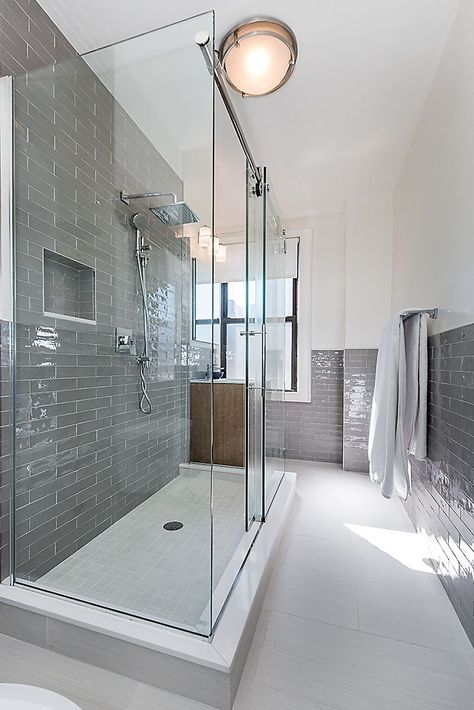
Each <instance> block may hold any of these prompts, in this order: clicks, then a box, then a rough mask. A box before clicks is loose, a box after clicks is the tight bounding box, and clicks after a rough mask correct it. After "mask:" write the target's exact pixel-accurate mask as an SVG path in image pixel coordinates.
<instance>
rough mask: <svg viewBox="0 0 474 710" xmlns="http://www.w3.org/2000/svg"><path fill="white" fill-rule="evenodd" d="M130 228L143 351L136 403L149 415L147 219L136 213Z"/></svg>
mask: <svg viewBox="0 0 474 710" xmlns="http://www.w3.org/2000/svg"><path fill="white" fill-rule="evenodd" d="M131 224H132V227H133V228H134V229H135V230H136V240H135V256H136V258H137V266H138V277H139V281H140V290H141V294H142V306H143V351H142V354H141V355H139V356H138V357H137V363H138V366H139V368H140V386H141V397H140V399H139V401H138V408H139V409H140V411H141V412H143V414H150V413H151V410H152V404H151V400H150V397H149V396H148V385H147V381H146V378H145V370H146V368H148V367H149V365H150V355H149V315H148V293H147V287H146V278H145V268H146V265H147V264H148V259H149V256H148V255H149V253H150V251H151V245H150V244H147V243H146V242H145V239H144V236H143V230H144V229H145V228H146V224H147V219H146V216H145V215H144V214H141V213H140V212H137V213H136V214H134V215H133V216H132V218H131Z"/></svg>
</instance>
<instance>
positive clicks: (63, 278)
mask: <svg viewBox="0 0 474 710" xmlns="http://www.w3.org/2000/svg"><path fill="white" fill-rule="evenodd" d="M43 273H44V296H43V298H44V303H43V309H44V314H45V315H47V316H53V317H55V318H66V319H70V320H87V321H93V322H94V321H95V271H94V269H91V267H90V266H86V265H85V264H81V263H80V262H78V261H74V260H73V259H69V258H67V257H66V256H62V255H61V254H56V253H55V252H53V251H48V249H44V251H43Z"/></svg>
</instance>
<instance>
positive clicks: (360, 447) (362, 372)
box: [343, 348, 377, 473]
mask: <svg viewBox="0 0 474 710" xmlns="http://www.w3.org/2000/svg"><path fill="white" fill-rule="evenodd" d="M376 364H377V349H360V348H359V349H348V350H344V441H343V467H344V470H346V471H359V472H361V473H367V472H368V470H369V459H368V446H369V424H370V413H371V410H372V397H373V394H374V386H375V366H376Z"/></svg>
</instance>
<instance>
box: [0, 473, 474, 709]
mask: <svg viewBox="0 0 474 710" xmlns="http://www.w3.org/2000/svg"><path fill="white" fill-rule="evenodd" d="M288 468H289V469H290V470H291V469H295V470H296V471H297V472H298V473H299V478H298V486H297V488H298V498H299V499H298V501H297V505H295V508H294V510H293V511H292V515H291V521H290V522H289V525H288V534H287V537H286V539H285V540H284V542H283V543H282V546H281V550H280V551H279V554H278V555H277V562H276V566H275V569H274V571H273V574H272V578H271V580H270V584H269V588H268V592H267V596H266V599H265V602H264V608H263V610H262V613H261V614H260V618H259V621H258V624H257V628H256V631H255V635H254V639H253V642H252V646H251V649H250V653H249V655H248V658H247V663H246V665H245V669H244V673H243V676H242V681H241V684H240V688H239V691H238V693H237V698H236V702H235V706H234V710H290V709H291V710H468V709H470V708H471V707H473V698H474V651H473V649H472V646H471V645H470V643H469V641H468V640H467V637H466V635H465V633H464V631H463V629H462V627H461V624H460V623H459V620H458V618H457V616H456V614H455V613H454V611H453V609H452V607H451V605H450V602H449V600H448V598H447V597H446V595H445V593H444V590H443V588H442V586H441V584H440V583H439V581H438V579H437V577H436V576H435V575H434V574H433V571H432V570H431V568H430V567H429V565H428V564H427V562H426V559H425V558H426V550H424V547H423V542H422V540H421V539H420V538H419V537H418V536H417V535H415V533H414V532H413V529H412V527H411V524H410V521H409V520H408V517H407V516H406V514H405V511H404V509H403V506H402V505H401V504H400V503H399V502H398V501H397V500H392V501H386V500H385V499H383V498H382V496H381V495H380V493H379V491H378V489H377V488H376V487H375V486H373V485H372V484H371V483H370V482H369V480H368V478H367V477H366V476H363V475H360V474H351V473H347V472H343V471H341V470H340V469H339V468H338V467H337V466H334V465H327V464H317V463H316V464H315V463H312V462H302V461H298V462H290V463H289V466H288ZM0 681H10V682H12V681H13V682H15V681H16V682H24V683H26V682H30V683H34V684H38V685H42V686H44V687H47V688H51V689H52V690H56V691H57V692H60V693H62V694H64V695H66V696H67V697H70V698H71V699H72V700H75V701H76V702H77V703H78V704H79V705H80V707H81V709H82V710H99V708H100V709H101V710H161V709H163V710H165V708H166V709H169V710H209V708H207V707H206V706H204V705H200V704H199V703H195V702H192V701H190V700H187V699H185V698H181V697H179V696H176V695H171V694H169V693H165V692H164V691H160V690H158V689H156V688H152V687H150V686H146V685H143V684H139V683H135V682H134V681H130V680H129V679H127V678H123V677H121V676H117V675H114V674H113V673H109V672H107V671H101V670H99V669H96V668H93V667H91V666H88V665H87V664H84V663H79V662H77V661H73V660H71V659H68V658H63V657H61V656H59V655H57V654H55V653H52V652H51V651H47V650H44V649H39V648H35V647H32V646H29V645H28V644H25V643H23V642H21V641H16V640H13V639H9V638H7V637H0Z"/></svg>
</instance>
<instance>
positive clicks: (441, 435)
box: [405, 324, 474, 643]
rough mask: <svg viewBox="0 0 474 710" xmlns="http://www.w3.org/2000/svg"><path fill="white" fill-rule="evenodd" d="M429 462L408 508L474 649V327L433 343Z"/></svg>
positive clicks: (419, 470)
mask: <svg viewBox="0 0 474 710" xmlns="http://www.w3.org/2000/svg"><path fill="white" fill-rule="evenodd" d="M428 398H429V399H428V459H427V461H426V462H420V461H416V460H415V459H412V461H411V465H412V481H413V491H412V494H411V495H410V496H409V497H408V500H407V501H406V503H405V506H406V509H407V511H408V513H409V515H410V517H411V519H412V521H413V523H414V524H415V526H416V527H417V529H418V530H419V531H420V532H422V533H423V534H425V535H427V536H428V539H429V543H430V554H431V560H432V564H433V566H434V568H435V569H436V571H437V572H438V574H439V576H440V578H441V581H442V583H443V585H444V587H445V589H446V591H447V593H448V596H449V598H450V599H451V602H452V604H453V606H454V608H455V609H456V612H457V614H458V616H459V618H460V620H461V622H462V624H463V626H464V628H465V630H466V632H467V634H468V636H469V638H470V639H471V641H472V642H473V643H474V574H473V570H474V554H473V545H474V426H473V422H474V324H471V325H467V326H463V327H460V328H455V329H453V330H449V331H446V332H444V333H440V334H438V335H433V336H431V337H430V338H429V387H428Z"/></svg>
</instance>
